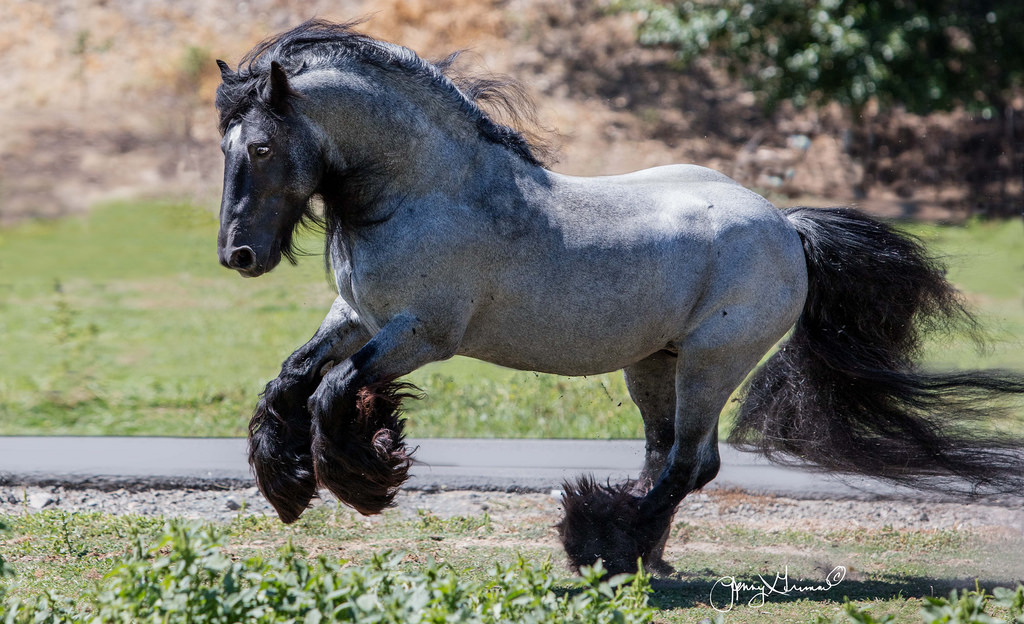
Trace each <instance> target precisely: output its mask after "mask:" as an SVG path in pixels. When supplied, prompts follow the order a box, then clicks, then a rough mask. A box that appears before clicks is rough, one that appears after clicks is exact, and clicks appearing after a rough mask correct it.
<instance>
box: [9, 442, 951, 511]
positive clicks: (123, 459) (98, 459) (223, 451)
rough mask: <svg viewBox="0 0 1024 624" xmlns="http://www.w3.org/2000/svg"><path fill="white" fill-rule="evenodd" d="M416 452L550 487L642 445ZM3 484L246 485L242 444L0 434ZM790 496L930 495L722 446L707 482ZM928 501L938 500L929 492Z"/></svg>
mask: <svg viewBox="0 0 1024 624" xmlns="http://www.w3.org/2000/svg"><path fill="white" fill-rule="evenodd" d="M410 444H411V445H412V446H418V447H419V450H418V451H417V453H416V455H415V456H416V458H417V460H418V461H419V463H418V464H417V465H416V466H415V467H414V468H413V471H412V475H413V478H412V479H410V480H409V482H408V487H410V488H413V489H421V490H436V489H477V490H509V491H515V490H522V491H549V490H552V489H557V488H559V487H560V485H561V483H562V481H563V480H564V479H569V478H572V477H574V476H576V475H579V474H583V473H591V474H593V475H594V476H595V477H597V479H599V480H601V481H604V480H605V479H610V480H611V481H613V482H614V481H619V480H622V479H626V478H628V477H635V476H636V474H637V472H638V470H639V468H640V465H641V463H642V461H643V442H642V441H639V440H478V439H437V438H433V439H423V440H411V441H410ZM0 484H8V485H14V484H19V485H65V486H72V487H75V486H77V487H100V488H129V489H131V488H136V489H137V488H173V487H192V488H204V489H211V488H221V487H229V486H239V485H243V486H247V485H251V484H252V477H251V475H250V473H249V468H248V464H247V463H246V454H245V440H244V439H239V438H127V437H111V438H100V437H92V438H89V437H86V438H71V437H0ZM713 488H719V489H721V488H735V489H741V490H744V491H747V492H750V493H755V494H774V495H780V496H791V497H795V498H858V499H873V498H914V499H922V498H929V496H928V495H921V494H920V493H917V492H912V491H909V490H901V489H898V488H894V487H892V486H890V485H887V484H884V483H880V482H876V481H872V480H868V479H861V478H857V479H845V480H840V479H838V478H836V477H834V476H829V475H822V474H819V473H814V472H807V471H802V470H796V469H792V468H783V467H779V466H775V465H772V464H770V463H768V462H767V461H766V460H764V459H762V458H761V457H759V456H757V455H752V454H750V453H742V452H739V451H737V450H735V449H733V448H731V447H728V446H726V445H722V470H721V472H720V473H719V475H718V478H717V479H715V481H713V482H712V483H711V485H710V486H709V489H713ZM931 498H935V497H934V496H932V497H931Z"/></svg>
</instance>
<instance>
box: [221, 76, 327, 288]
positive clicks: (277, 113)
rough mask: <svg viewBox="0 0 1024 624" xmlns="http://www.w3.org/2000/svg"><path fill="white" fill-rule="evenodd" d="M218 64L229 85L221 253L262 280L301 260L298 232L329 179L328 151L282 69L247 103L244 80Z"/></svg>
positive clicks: (224, 89)
mask: <svg viewBox="0 0 1024 624" xmlns="http://www.w3.org/2000/svg"><path fill="white" fill-rule="evenodd" d="M218 64H219V65H220V68H221V76H222V78H223V81H224V82H223V85H222V86H221V88H220V89H219V90H218V97H217V107H218V108H219V109H220V112H221V118H222V120H225V121H224V122H222V128H223V130H224V138H223V140H222V141H221V150H222V151H223V152H224V192H223V195H222V196H221V204H220V233H219V234H218V236H217V251H218V255H219V256H220V262H221V264H223V265H224V266H225V267H228V268H229V269H235V270H236V271H238V272H239V273H240V274H241V275H243V276H244V277H256V276H259V275H262V274H264V273H266V272H267V271H270V270H271V269H273V268H274V267H276V266H277V264H278V263H279V262H280V261H281V256H282V255H284V256H285V257H287V258H288V259H289V260H293V253H292V235H293V232H294V231H295V228H296V226H298V224H299V223H300V222H301V221H302V219H303V217H304V216H306V215H307V214H308V210H309V199H310V197H312V195H313V194H314V192H315V191H316V188H317V185H318V183H319V181H320V177H321V158H320V156H321V147H320V143H319V141H317V139H316V136H315V132H314V129H313V127H312V126H311V125H310V122H309V121H308V120H307V119H306V118H305V117H304V116H303V115H301V114H299V113H298V112H297V111H296V109H295V106H294V102H295V100H296V99H297V98H300V97H301V96H300V95H299V94H298V93H296V92H295V91H293V90H292V88H291V87H290V86H289V84H288V77H287V76H286V75H285V71H284V69H283V68H282V67H281V65H279V64H278V63H276V62H274V63H272V64H271V67H270V72H269V77H267V78H266V80H264V81H263V83H262V84H258V85H257V86H255V87H253V89H252V90H251V91H248V92H247V93H245V96H244V98H239V97H237V93H238V91H239V89H238V85H239V83H240V82H242V80H243V79H242V78H241V77H240V75H239V74H236V73H235V72H232V71H231V70H230V69H229V68H228V66H227V64H226V63H224V62H222V61H218ZM246 82H247V83H248V85H252V84H253V83H252V80H251V78H249V79H248V80H247V81H246ZM225 126H226V127H225Z"/></svg>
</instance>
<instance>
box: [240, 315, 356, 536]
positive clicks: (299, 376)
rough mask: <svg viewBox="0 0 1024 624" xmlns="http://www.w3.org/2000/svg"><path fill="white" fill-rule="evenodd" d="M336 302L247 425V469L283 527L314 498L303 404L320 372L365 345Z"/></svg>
mask: <svg viewBox="0 0 1024 624" xmlns="http://www.w3.org/2000/svg"><path fill="white" fill-rule="evenodd" d="M369 338H370V335H369V333H368V332H366V330H365V329H363V328H362V327H361V326H360V324H359V319H358V317H357V315H356V313H355V312H354V311H353V310H352V308H351V307H349V305H348V304H347V303H345V301H344V300H342V299H341V298H340V297H339V298H338V299H336V300H335V302H334V304H333V305H332V306H331V310H330V312H329V313H328V314H327V317H326V318H325V319H324V321H323V323H321V325H320V329H318V330H317V332H316V334H315V335H314V336H313V338H311V339H310V340H309V342H307V343H306V344H304V345H303V346H302V347H300V348H299V349H297V350H296V351H295V352H294V353H292V354H291V356H289V357H288V359H286V360H285V361H284V363H283V364H282V365H281V373H280V374H279V375H278V376H277V377H275V378H274V379H272V380H270V382H269V383H268V384H267V386H266V388H265V389H264V390H263V393H262V395H261V396H260V401H259V404H258V405H257V406H256V409H255V411H254V412H253V416H252V419H251V420H250V421H249V465H250V466H251V467H252V471H253V475H254V476H255V477H256V484H257V486H258V487H259V489H260V492H262V493H263V496H264V497H265V498H266V499H267V501H269V502H270V504H271V505H272V506H273V507H274V509H275V510H276V511H277V514H278V516H279V517H280V518H281V520H282V521H284V522H286V523H290V522H294V521H295V520H297V519H298V518H299V516H300V515H301V514H302V512H303V511H305V509H306V508H307V507H308V506H309V502H310V501H311V500H312V499H313V497H314V496H315V495H316V477H315V475H314V470H313V457H312V455H311V453H310V445H311V443H312V439H311V436H310V416H309V411H308V409H307V402H308V401H309V397H310V395H312V394H313V392H314V391H315V390H316V388H317V386H318V385H319V383H320V378H321V375H322V373H323V371H324V369H325V368H327V367H329V365H330V364H331V363H332V362H335V361H339V360H343V359H345V358H347V357H349V356H350V355H352V354H353V353H354V352H355V351H357V350H358V349H359V347H361V346H362V345H363V344H365V343H366V341H367V340H369Z"/></svg>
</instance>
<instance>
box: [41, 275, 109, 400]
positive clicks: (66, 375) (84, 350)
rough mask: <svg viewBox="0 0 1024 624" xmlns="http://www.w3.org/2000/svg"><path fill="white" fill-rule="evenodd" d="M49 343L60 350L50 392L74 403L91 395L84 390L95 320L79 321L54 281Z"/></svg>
mask: <svg viewBox="0 0 1024 624" xmlns="http://www.w3.org/2000/svg"><path fill="white" fill-rule="evenodd" d="M53 291H54V294H55V296H56V300H55V302H54V312H53V317H52V323H53V330H52V331H53V342H54V344H55V346H56V347H57V351H58V352H59V353H60V360H59V362H58V363H57V367H56V371H55V373H56V379H55V380H54V381H53V387H52V388H51V389H50V393H49V394H50V395H51V396H53V397H54V398H55V399H59V400H60V402H65V403H68V404H72V405H73V404H74V403H77V402H79V401H82V400H87V399H89V398H93V396H92V393H91V392H89V391H88V385H89V383H90V381H91V379H92V374H93V373H92V367H93V364H95V360H96V357H95V345H96V338H97V336H98V335H99V333H100V329H99V326H97V325H96V324H95V323H86V322H83V321H82V320H81V313H80V311H79V310H77V309H76V308H75V307H74V306H73V305H72V304H71V302H70V301H69V300H68V297H67V294H66V293H65V292H64V285H63V284H62V283H61V281H60V280H56V281H54V285H53Z"/></svg>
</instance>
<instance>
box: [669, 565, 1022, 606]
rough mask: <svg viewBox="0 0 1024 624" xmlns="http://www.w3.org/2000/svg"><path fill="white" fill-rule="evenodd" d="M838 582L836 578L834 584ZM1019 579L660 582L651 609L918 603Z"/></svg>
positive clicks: (770, 578)
mask: <svg viewBox="0 0 1024 624" xmlns="http://www.w3.org/2000/svg"><path fill="white" fill-rule="evenodd" d="M835 578H838V577H832V579H833V580H834V579H835ZM976 583H977V585H976ZM1018 583H1020V580H1019V579H1012V578H1005V579H977V580H976V579H974V578H962V579H953V578H931V577H918V576H888V577H886V578H884V579H878V580H865V579H850V578H842V579H841V580H840V581H839V582H830V581H826V580H825V578H824V576H823V575H822V577H821V578H816V579H801V578H788V579H787V578H786V577H785V576H784V575H783V574H781V573H780V575H779V576H778V577H777V578H776V577H775V576H774V575H765V576H764V578H762V577H759V576H757V575H744V576H739V577H720V578H708V577H701V578H682V579H655V580H654V582H653V583H652V585H653V589H654V592H653V593H652V594H651V597H650V604H651V606H653V607H655V608H657V609H659V610H668V609H688V608H692V607H699V606H714V607H717V608H719V609H727V608H730V607H732V606H735V607H741V606H751V607H758V606H761V605H762V604H766V603H780V604H781V603H788V602H797V601H812V602H835V603H842V602H843V601H844V600H845V599H846V598H849V599H850V600H853V601H862V600H892V599H900V600H905V599H913V598H925V597H929V596H936V597H938V596H948V595H949V592H950V591H952V590H954V589H956V590H963V589H970V590H973V589H975V588H976V587H980V588H982V589H984V590H986V591H987V592H989V593H991V592H992V590H993V589H994V588H996V587H1011V588H1012V587H1016V586H1017V584H1018Z"/></svg>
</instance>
